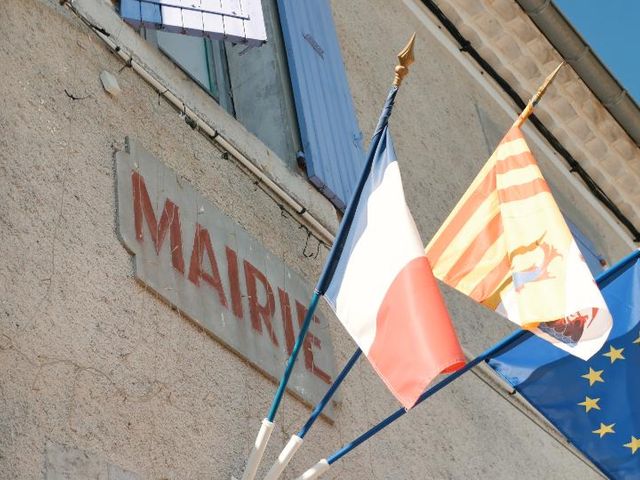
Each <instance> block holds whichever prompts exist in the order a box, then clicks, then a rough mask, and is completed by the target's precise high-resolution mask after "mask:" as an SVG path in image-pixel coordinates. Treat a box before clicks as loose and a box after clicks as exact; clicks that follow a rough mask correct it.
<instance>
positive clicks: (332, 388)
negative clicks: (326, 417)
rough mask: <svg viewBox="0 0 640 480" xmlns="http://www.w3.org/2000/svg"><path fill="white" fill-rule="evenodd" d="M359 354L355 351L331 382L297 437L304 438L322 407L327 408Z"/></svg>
mask: <svg viewBox="0 0 640 480" xmlns="http://www.w3.org/2000/svg"><path fill="white" fill-rule="evenodd" d="M361 354H362V350H360V349H359V348H358V349H356V351H355V352H354V354H353V355H352V356H351V358H350V359H349V361H348V362H347V364H346V365H345V366H344V368H343V369H342V371H341V372H340V374H339V375H338V376H337V377H336V379H335V380H334V381H333V383H332V384H331V386H330V387H329V390H327V393H325V395H324V397H322V400H320V401H319V402H318V404H317V405H316V408H314V409H313V412H311V415H309V419H308V420H307V422H306V423H305V424H304V426H303V427H302V428H301V429H300V431H299V432H298V433H297V434H296V435H297V436H298V437H300V438H304V436H305V435H306V434H307V432H308V431H309V429H311V427H312V426H313V424H314V423H315V421H316V420H317V419H318V417H319V416H320V414H321V413H322V411H323V410H324V407H326V406H327V403H329V400H331V397H333V394H334V393H336V390H338V387H339V386H340V384H341V383H342V381H343V380H344V379H345V377H346V376H347V375H348V374H349V372H350V371H351V369H352V368H353V366H354V365H355V363H356V362H357V361H358V359H359V358H360V355H361Z"/></svg>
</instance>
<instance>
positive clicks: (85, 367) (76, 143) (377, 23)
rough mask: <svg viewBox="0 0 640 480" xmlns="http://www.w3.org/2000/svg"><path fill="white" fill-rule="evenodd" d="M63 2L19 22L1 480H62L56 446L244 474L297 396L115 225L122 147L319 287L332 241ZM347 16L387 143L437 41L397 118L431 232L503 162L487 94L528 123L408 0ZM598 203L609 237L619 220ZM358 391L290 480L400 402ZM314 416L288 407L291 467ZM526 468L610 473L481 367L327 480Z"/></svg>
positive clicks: (499, 325)
mask: <svg viewBox="0 0 640 480" xmlns="http://www.w3.org/2000/svg"><path fill="white" fill-rule="evenodd" d="M56 4H57V2H53V1H51V2H48V1H45V0H5V2H3V13H2V17H1V18H0V65H1V66H2V67H1V68H2V80H1V81H0V94H1V95H0V176H1V178H2V179H3V182H2V187H1V190H0V193H1V197H0V198H1V201H0V224H1V228H0V256H1V257H2V259H3V261H2V262H1V263H0V278H1V279H2V282H0V319H1V320H0V406H1V408H2V412H1V414H0V467H1V468H0V479H34V478H43V477H44V478H49V477H47V476H46V475H47V474H48V471H49V470H47V468H48V467H47V466H51V465H52V463H51V458H52V455H53V456H54V457H55V458H56V459H57V460H60V461H62V462H63V463H64V462H65V458H67V459H69V458H77V457H78V456H79V455H84V456H85V457H87V458H88V460H87V461H86V463H87V465H88V466H87V468H86V469H85V471H84V473H82V474H78V475H77V476H72V477H70V478H101V477H99V476H95V475H94V476H90V475H89V473H90V470H89V469H90V468H94V467H95V468H98V469H100V468H102V467H103V466H105V465H106V466H107V467H108V468H109V469H111V470H114V471H116V470H117V472H119V473H118V474H121V477H114V478H149V479H200V478H214V479H228V478H230V476H231V475H235V476H236V477H239V476H240V474H241V472H242V467H243V464H244V461H245V458H246V456H247V454H248V452H249V449H250V446H251V444H252V442H253V440H254V437H255V434H256V432H257V430H258V428H259V425H260V421H261V419H262V417H263V416H264V414H265V412H266V411H267V408H268V406H269V404H270V400H271V396H272V394H273V392H274V390H275V386H274V384H273V383H272V382H270V381H269V380H267V379H266V378H265V377H264V376H262V375H261V374H259V373H258V372H257V371H256V370H255V369H253V368H251V367H250V366H249V365H248V364H246V363H245V362H244V361H243V360H241V359H240V358H239V357H238V356H236V355H235V354H232V353H231V352H229V351H228V350H226V349H225V348H223V347H221V346H220V345H219V344H218V343H216V342H215V341H214V340H212V339H211V338H210V337H209V336H208V335H206V334H205V333H204V332H202V331H201V330H199V329H198V328H197V327H195V326H194V325H193V324H192V323H190V322H189V321H187V320H185V319H184V318H182V317H181V316H180V314H179V312H176V311H172V310H171V308H169V307H168V306H167V305H166V304H164V303H163V302H161V301H160V300H159V299H157V298H155V297H154V295H153V294H152V293H151V292H149V291H147V290H145V288H144V287H143V286H141V285H139V284H138V283H136V282H135V280H134V279H133V277H132V263H131V259H130V256H129V254H128V253H127V252H126V251H125V249H124V248H123V247H122V245H121V244H120V242H119V241H118V238H117V236H116V231H115V225H116V223H115V193H114V183H115V178H114V171H113V165H114V163H113V162H114V161H113V155H114V151H116V150H117V149H121V148H122V147H123V145H122V143H123V140H124V137H125V135H132V136H134V137H136V138H137V139H138V140H139V141H141V142H143V144H144V145H145V146H146V147H147V148H148V149H149V150H150V151H152V152H153V153H154V155H155V156H157V157H158V158H159V159H161V160H162V161H164V162H165V163H166V164H167V165H169V166H170V167H171V168H173V169H175V170H176V171H177V172H179V173H180V174H181V175H182V176H183V177H184V179H185V180H186V181H188V182H190V183H192V184H193V185H194V186H195V188H196V189H197V190H198V191H199V192H201V193H202V194H203V195H204V196H206V197H207V198H208V199H210V200H211V201H212V202H214V203H215V204H216V205H218V207H219V208H220V209H221V210H222V211H223V212H225V213H226V214H227V215H229V216H231V217H233V218H235V219H236V221H237V222H238V223H239V224H240V225H242V226H243V227H244V228H245V229H247V231H248V232H249V233H250V234H251V235H253V236H255V237H256V238H258V239H260V240H261V241H262V242H263V243H264V245H265V247H266V248H267V249H268V250H270V251H271V252H273V253H274V254H275V255H279V256H281V257H282V259H283V260H284V262H286V263H287V264H288V265H289V266H291V268H293V269H296V270H297V271H298V272H300V273H301V274H303V275H304V276H306V278H307V279H308V281H309V282H313V281H314V280H315V278H317V275H318V274H319V272H320V268H321V261H322V259H323V257H324V255H325V254H326V251H325V250H324V249H320V255H319V257H320V258H306V257H305V256H304V255H303V249H304V246H305V240H306V238H307V235H306V232H305V231H304V230H302V229H300V228H299V227H298V225H297V224H296V223H294V222H293V221H292V220H291V219H290V218H288V217H286V216H283V215H282V214H281V211H280V208H279V207H278V206H277V205H276V203H274V202H273V201H272V200H270V199H269V198H268V197H267V196H266V195H265V193H264V192H263V191H262V190H261V189H260V188H257V187H256V186H255V185H254V183H253V181H252V179H251V178H250V177H248V176H247V175H245V174H244V173H243V172H242V171H241V170H240V169H239V168H237V166H236V164H235V163H233V162H232V161H229V160H226V159H223V158H222V157H221V154H220V152H218V151H216V150H215V149H214V148H213V147H212V145H211V143H209V142H208V141H206V140H205V139H204V138H203V137H202V136H201V135H199V134H198V133H197V132H195V131H193V130H192V129H191V128H190V127H188V126H187V125H186V124H185V123H184V121H183V120H182V119H181V118H180V116H179V114H178V113H176V111H175V110H174V109H173V108H172V107H171V106H169V105H168V104H167V103H166V102H164V101H163V100H160V99H159V98H158V95H157V94H156V93H155V92H154V91H153V90H152V89H151V88H150V87H149V86H148V85H147V84H145V83H144V81H143V80H141V79H140V78H139V77H138V76H137V75H136V74H135V73H134V72H132V71H131V70H130V69H127V68H124V69H122V65H121V63H120V62H119V60H118V59H117V58H116V57H114V56H113V55H112V54H111V53H109V52H108V51H107V50H106V49H105V48H104V46H103V45H102V44H101V42H100V41H99V40H98V39H97V37H96V36H95V35H94V34H93V33H92V32H91V31H90V30H89V29H87V28H86V27H85V26H83V25H82V24H81V23H80V22H79V21H78V20H77V19H75V18H74V17H73V16H70V15H68V13H65V10H63V9H60V8H58V7H56V6H55V5H56ZM333 6H334V9H335V14H334V17H335V19H336V23H337V28H338V32H339V36H340V40H341V43H342V46H343V51H344V57H345V59H346V62H347V64H348V65H347V67H348V75H349V80H350V82H351V86H352V91H353V94H354V98H355V104H356V107H357V109H358V115H359V119H360V123H361V128H362V129H363V130H364V131H365V132H370V131H371V129H372V128H373V125H374V123H375V121H376V119H377V115H378V111H379V108H380V106H381V102H382V100H383V98H384V95H385V93H386V92H385V91H386V89H387V86H388V84H389V82H390V80H391V72H392V67H393V60H394V58H395V53H396V52H397V50H398V48H399V47H401V46H402V44H403V43H404V39H405V38H406V36H407V32H409V31H411V30H413V29H415V30H417V31H418V40H419V43H418V47H417V51H416V54H417V56H418V58H419V59H420V60H419V61H418V62H417V63H416V64H415V66H414V67H412V73H411V76H410V77H409V79H408V81H407V82H406V84H405V85H404V86H403V91H402V92H401V95H399V97H398V102H397V105H396V108H395V113H394V116H393V119H392V128H393V133H394V136H395V143H396V146H397V149H398V155H399V157H400V159H401V164H402V169H403V171H404V172H411V173H410V174H408V173H405V176H404V179H405V183H406V185H407V195H408V199H409V202H410V204H411V206H412V207H413V210H414V213H415V216H416V220H417V223H418V225H419V228H420V229H421V231H422V234H423V236H424V238H425V240H426V239H427V238H429V236H430V235H432V234H433V232H435V230H436V229H437V227H438V225H439V223H440V222H441V221H442V220H443V219H444V218H445V217H446V215H447V214H448V212H449V210H450V209H451V207H452V206H453V205H454V204H455V202H456V200H457V198H458V196H459V195H460V194H461V193H462V192H463V191H464V189H465V188H466V186H467V185H468V183H469V182H470V181H471V179H472V178H473V176H474V175H475V172H476V171H477V170H478V169H479V168H480V166H481V164H482V162H483V161H484V159H485V158H486V155H487V146H486V141H485V137H484V135H483V132H482V128H481V125H480V123H479V120H478V116H477V111H476V109H475V107H474V104H475V103H478V104H481V105H482V106H483V108H484V109H485V110H486V111H487V112H489V115H491V116H492V118H493V121H494V122H495V123H496V124H497V125H499V126H503V127H506V126H507V125H508V124H509V121H510V119H508V118H504V116H501V114H500V112H499V111H497V110H496V109H495V107H494V106H493V105H492V103H491V100H490V99H489V97H488V96H487V95H486V93H485V92H483V91H480V90H479V89H478V88H477V87H476V86H475V85H474V84H473V83H472V82H471V81H470V80H469V79H467V78H466V77H465V75H464V72H462V70H461V69H460V68H459V66H458V65H457V64H455V63H454V62H452V61H451V59H450V58H449V57H447V54H446V52H443V51H442V49H441V48H440V47H439V46H438V45H437V44H436V43H435V42H433V41H430V40H429V37H428V34H427V33H426V32H424V31H423V30H421V26H420V25H419V24H418V23H417V22H416V21H415V19H414V18H413V17H412V16H411V15H410V14H409V13H408V12H407V11H406V10H404V8H403V7H402V5H401V3H400V2H395V1H394V2H386V1H382V0H376V1H365V0H355V1H352V2H341V1H340V2H339V1H337V0H335V1H334V2H333ZM122 28H123V29H126V28H129V27H127V26H125V25H123V26H122ZM381 59H388V61H383V60H381ZM102 70H107V71H109V72H111V73H113V74H114V75H116V77H117V79H118V82H119V84H120V87H121V88H122V94H121V95H120V96H119V97H117V98H113V97H111V96H109V95H108V94H107V93H106V92H104V91H103V89H102V87H101V85H100V80H99V75H100V72H101V71H102ZM65 90H66V92H68V94H67V93H65ZM69 95H72V96H75V97H79V98H82V99H80V100H73V99H72V98H70V97H69ZM372 99H373V100H372ZM375 99H379V102H376V101H375ZM541 161H544V159H541ZM551 180H553V179H551ZM556 186H557V188H562V185H556ZM565 194H566V195H567V197H568V198H569V199H571V195H573V194H572V193H571V192H570V191H569V192H566V193H565ZM582 213H583V215H584V217H585V219H587V220H589V221H590V222H592V224H593V228H594V230H596V231H597V228H598V226H599V224H600V223H601V220H599V219H598V218H597V217H595V216H592V215H590V213H589V212H582ZM599 222H600V223H599ZM311 241H314V240H313V239H312V240H311ZM621 245H622V241H620V242H619V243H618V244H615V243H614V244H613V245H611V244H607V245H606V247H607V248H608V250H607V254H608V255H609V256H610V257H612V258H613V259H615V258H617V257H618V256H620V255H621V254H622V253H624V252H622V251H621V250H622V246H621ZM444 290H445V295H446V298H447V302H448V304H449V307H450V309H451V313H452V314H453V316H454V317H455V318H456V323H457V325H458V327H459V332H460V337H461V341H462V342H463V344H464V345H465V347H466V348H467V349H468V350H469V351H471V352H473V353H477V352H479V351H480V350H481V349H483V348H485V347H486V346H488V345H490V344H491V343H492V342H494V341H495V340H497V339H498V338H500V337H501V336H503V335H504V334H505V333H507V332H508V331H509V329H510V327H509V325H507V324H506V322H505V321H504V320H501V319H499V318H498V317H496V316H494V315H493V314H490V313H489V312H487V311H485V310H483V309H482V308H480V307H478V306H476V305H473V304H472V303H471V302H469V301H467V299H465V298H463V297H462V296H461V295H459V294H457V293H455V292H452V291H451V290H450V289H444ZM325 313H326V314H327V315H329V313H328V312H327V311H326V309H325ZM331 334H332V337H333V341H334V348H335V351H336V364H337V365H338V366H340V365H343V364H344V362H345V361H346V359H347V358H348V357H349V356H350V355H351V353H352V352H353V349H354V344H353V343H352V342H351V340H350V339H349V338H347V336H346V335H345V333H344V331H343V329H342V328H341V327H340V325H339V324H338V323H337V322H336V321H335V320H334V321H332V322H331ZM342 394H343V396H342V402H341V405H339V406H338V407H337V408H336V418H337V421H336V423H335V425H330V424H329V423H327V422H324V421H320V422H318V424H317V425H316V426H315V427H314V430H313V431H312V432H311V433H310V434H309V435H308V436H307V438H306V441H305V444H304V446H303V448H302V449H301V451H300V452H299V453H298V455H297V456H296V458H295V459H294V460H293V462H292V467H291V468H290V470H288V472H289V475H290V476H289V477H288V478H292V475H293V474H299V473H300V472H301V471H302V470H304V469H306V467H308V466H310V465H311V464H313V463H315V462H316V461H317V460H318V459H320V458H322V457H323V456H325V455H327V454H328V453H330V452H331V451H333V450H334V449H335V448H337V447H339V446H340V445H342V444H343V443H344V442H346V441H348V440H350V439H352V438H353V437H354V435H356V434H358V433H360V432H361V431H362V430H363V429H364V428H365V427H367V426H369V425H372V424H373V423H374V422H376V421H378V420H379V419H381V418H382V417H383V416H386V415H387V414H388V413H390V412H391V411H393V410H394V409H396V408H397V403H396V402H395V401H394V400H393V399H392V398H391V396H390V395H389V394H388V393H387V392H386V391H385V389H384V387H383V385H382V383H381V382H380V381H379V380H378V379H377V377H376V376H375V375H374V374H373V372H372V370H371V369H370V367H369V366H368V365H367V364H366V362H360V363H359V364H358V365H357V366H356V367H355V368H354V370H353V371H352V373H351V375H350V377H349V379H348V380H347V381H346V382H345V384H344V386H343V389H342ZM307 414H308V409H307V407H305V406H304V405H302V404H301V403H300V402H298V401H297V400H295V399H293V398H292V397H290V396H286V397H285V399H284V401H283V404H282V406H281V408H280V413H279V415H278V417H277V419H276V421H277V425H276V430H275V432H274V434H273V436H272V440H271V443H270V446H269V448H268V450H267V452H266V458H267V459H268V460H269V461H270V460H271V459H273V458H274V457H275V455H276V454H277V453H278V452H279V450H280V448H281V447H282V446H283V445H284V443H285V442H286V441H287V439H288V437H289V435H290V434H291V433H294V432H295V431H296V430H297V427H299V426H300V424H301V422H302V421H303V420H304V419H305V418H306V415H307ZM52 445H53V446H52ZM52 449H54V450H52ZM52 452H58V453H57V454H55V453H52ZM60 452H62V453H60ZM64 452H67V453H64ZM57 460H56V461H57ZM269 461H267V462H265V465H264V466H263V467H264V469H265V470H264V471H266V468H267V467H268V464H269ZM70 463H73V462H71V461H66V463H65V465H66V466H65V465H63V466H62V467H61V468H71V467H69V465H70ZM80 468H81V467H80ZM99 471H100V472H103V471H104V470H99ZM100 474H102V475H103V473H100ZM83 475H84V476H83ZM114 475H116V474H114ZM126 475H129V477H127V476H126ZM514 476H517V477H518V478H522V479H539V478H563V479H580V480H584V479H587V478H598V475H597V474H596V473H595V472H594V471H593V470H592V469H591V468H590V467H589V466H587V465H586V464H585V463H583V462H582V461H581V460H579V459H578V458H577V457H575V456H574V455H572V454H571V453H570V452H569V451H568V450H567V449H565V448H563V447H562V446H561V445H559V444H558V442H557V441H556V440H554V439H553V438H552V437H551V436H550V435H548V434H547V433H546V432H544V431H543V430H542V429H541V428H540V427H538V426H537V425H535V424H534V423H532V422H531V421H530V420H528V419H527V418H526V417H525V416H523V415H522V414H521V413H520V412H519V411H518V410H517V409H515V408H514V407H513V406H512V405H510V404H509V403H508V402H507V401H505V400H503V399H502V398H501V397H500V396H499V395H498V394H497V393H496V392H495V391H493V390H492V389H491V388H489V387H488V386H487V385H486V384H484V383H482V382H481V381H480V380H479V379H478V378H477V377H475V376H472V375H469V376H466V377H463V378H462V379H461V380H460V381H457V382H456V383H455V384H453V385H451V386H450V387H448V388H447V389H446V390H444V391H442V392H441V393H439V394H438V395H437V396H435V397H434V398H433V399H431V400H430V401H429V402H428V404H425V405H424V406H421V407H420V408H418V409H417V410H416V411H414V412H411V414H410V415H407V416H406V417H405V418H404V419H402V420H401V421H399V422H397V423H396V424H394V425H392V426H390V427H389V428H388V429H387V430H386V431H384V432H383V433H382V434H380V435H379V436H378V437H377V438H376V439H375V440H373V441H370V442H368V443H367V444H365V445H362V446H361V447H359V448H358V449H357V450H356V451H355V452H354V453H353V454H352V455H350V456H348V457H346V458H345V459H344V460H343V461H341V462H340V463H339V464H336V466H335V467H334V468H333V469H332V471H331V472H330V474H329V475H327V477H326V478H333V479H338V478H341V479H342V478H349V479H351V478H353V479H356V478H367V479H425V478H429V479H443V478H451V479H463V478H496V479H511V478H513V477H514ZM50 478H56V477H50ZM58 478H65V477H58ZM106 478H111V477H106Z"/></svg>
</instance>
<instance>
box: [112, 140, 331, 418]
mask: <svg viewBox="0 0 640 480" xmlns="http://www.w3.org/2000/svg"><path fill="white" fill-rule="evenodd" d="M126 144H127V150H126V151H124V152H118V153H117V154H116V170H117V194H118V227H119V234H120V237H121V239H122V242H123V243H124V246H125V247H126V248H127V250H129V251H130V252H131V253H132V254H133V255H134V256H135V260H134V263H135V275H136V278H137V279H138V280H139V281H140V282H142V283H144V284H145V285H147V286H149V287H150V288H151V289H153V290H154V291H155V292H157V293H158V294H159V295H160V296H161V297H162V298H164V299H165V300H166V301H167V302H168V303H170V304H171V305H173V306H175V307H176V308H178V309H179V310H181V311H182V312H184V314H185V315H186V316H188V317H189V318H190V319H191V320H193V321H194V322H196V323H198V324H199V325H201V326H202V327H204V328H205V329H207V330H208V331H209V332H210V333H211V334H212V335H213V336H214V337H215V338H217V339H218V340H220V342H222V343H224V344H225V345H226V346H228V347H229V348H231V349H232V350H233V351H235V352H237V353H238V354H239V355H241V356H242V357H244V358H246V359H247V360H248V361H249V362H250V363H251V364H253V365H255V366H256V367H257V368H259V369H260V370H262V371H263V372H264V373H266V374H267V375H268V376H270V377H272V378H280V375H281V374H282V372H283V370H284V364H285V362H286V360H287V358H288V354H289V352H290V351H291V349H292V348H293V344H294V341H295V338H296V336H297V334H298V330H299V326H300V324H301V323H302V319H303V317H304V315H305V313H306V305H307V303H308V301H309V299H310V298H311V294H312V291H313V288H312V287H311V286H310V285H308V284H307V283H306V282H305V281H304V280H303V279H302V278H301V277H300V276H299V275H298V274H296V273H295V272H293V271H291V270H290V269H289V268H288V267H287V266H286V265H285V264H284V263H283V262H282V260H281V259H280V258H278V257H276V256H274V255H273V254H271V253H269V252H268V251H267V250H266V249H265V248H264V247H263V246H262V245H261V244H260V243H259V242H258V241H257V240H256V239H254V238H253V237H251V236H250V235H249V234H248V233H247V232H246V231H245V230H244V229H242V228H241V227H240V226H239V225H238V224H237V223H236V222H235V221H233V220H232V219H230V218H229V217H227V216H225V215H223V214H222V213H221V212H220V211H219V210H218V209H217V208H216V207H215V206H214V205H213V204H212V203H211V202H210V201H208V200H206V199H205V198H204V197H203V196H202V195H200V194H199V193H198V192H196V191H195V190H194V189H193V188H192V187H191V186H190V185H189V184H188V183H186V182H185V181H184V180H181V179H180V178H179V177H178V176H177V175H176V173H175V172H174V171H173V170H171V169H169V168H168V167H167V166H165V165H164V164H163V163H161V162H160V161H158V160H157V159H155V158H154V157H153V156H152V155H151V154H150V153H148V152H147V151H145V150H144V149H143V148H142V147H141V146H140V145H139V144H138V143H136V142H135V141H133V140H131V139H127V142H126ZM334 371H335V366H334V361H333V347H332V344H331V337H330V335H329V329H328V324H327V320H326V319H324V318H323V317H322V316H320V315H317V316H315V317H314V321H313V322H312V325H311V328H310V330H309V334H308V335H307V339H306V341H305V343H304V348H303V349H302V351H301V353H300V356H299V358H298V362H297V363H296V367H295V369H294V370H293V374H292V376H291V380H290V381H289V388H290V389H292V390H293V391H294V393H295V394H297V396H299V397H301V398H302V399H303V400H305V401H307V402H309V403H310V404H315V403H316V402H317V401H318V400H319V399H320V398H321V397H322V395H324V393H325V391H326V389H327V386H328V385H329V384H330V383H331V381H332V380H333V378H334ZM274 391H275V387H274ZM327 414H328V415H329V416H331V415H332V412H331V410H329V411H327Z"/></svg>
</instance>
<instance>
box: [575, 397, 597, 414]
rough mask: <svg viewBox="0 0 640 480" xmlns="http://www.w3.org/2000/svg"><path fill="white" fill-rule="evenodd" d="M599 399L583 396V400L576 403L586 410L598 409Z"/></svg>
mask: <svg viewBox="0 0 640 480" xmlns="http://www.w3.org/2000/svg"><path fill="white" fill-rule="evenodd" d="M599 401H600V399H599V398H589V397H584V402H580V403H579V404H578V405H582V406H583V407H584V408H585V410H586V411H587V412H588V411H589V410H591V409H593V408H595V409H596V410H600V407H599V406H598V402H599Z"/></svg>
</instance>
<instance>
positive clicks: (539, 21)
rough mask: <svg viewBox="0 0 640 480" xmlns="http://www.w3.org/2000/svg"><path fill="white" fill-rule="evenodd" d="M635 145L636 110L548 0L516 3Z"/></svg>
mask: <svg viewBox="0 0 640 480" xmlns="http://www.w3.org/2000/svg"><path fill="white" fill-rule="evenodd" d="M516 2H517V3H518V4H519V5H520V7H521V8H522V10H523V11H524V12H525V13H526V14H527V15H528V16H529V18H531V20H532V21H533V23H534V24H535V25H536V26H537V27H538V29H539V30H540V31H541V32H542V34H543V35H544V36H545V37H546V38H547V40H549V42H550V43H551V45H553V47H554V48H555V49H556V51H557V52H558V53H559V54H560V55H561V56H562V58H563V59H564V60H565V61H566V62H567V63H568V64H569V65H571V67H572V68H573V70H574V71H575V72H576V73H577V74H578V76H579V77H580V78H581V79H582V81H583V82H584V83H585V85H586V86H587V87H588V88H589V89H590V90H591V91H592V92H593V94H594V95H595V96H596V98H598V100H600V102H601V103H602V105H603V106H604V107H605V108H606V109H607V110H608V111H609V112H610V113H611V115H612V116H613V118H614V119H615V120H616V121H617V122H618V124H619V125H620V126H621V127H622V128H623V129H624V131H625V132H626V133H627V134H628V135H629V137H630V138H631V139H632V140H633V141H634V143H635V144H636V145H637V146H640V107H638V104H637V103H636V102H635V100H634V99H633V98H632V97H631V95H629V93H628V92H627V90H626V89H625V88H624V87H623V86H622V85H621V84H620V82H619V81H618V80H617V79H616V78H615V76H614V75H613V74H612V73H611V72H610V71H609V69H608V68H607V67H606V66H605V65H604V63H603V62H602V61H601V60H600V58H598V56H597V55H596V54H595V53H594V52H593V50H592V49H591V46H590V45H589V44H588V43H587V42H586V41H585V40H584V38H582V36H581V35H580V34H579V33H578V32H577V31H576V29H575V28H574V27H573V25H572V24H571V23H570V22H569V21H568V20H567V18H566V17H565V16H564V15H563V14H562V12H561V11H560V10H559V9H558V7H556V6H555V4H554V3H553V2H552V1H551V0H516Z"/></svg>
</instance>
